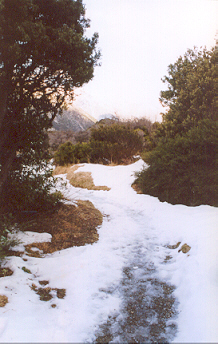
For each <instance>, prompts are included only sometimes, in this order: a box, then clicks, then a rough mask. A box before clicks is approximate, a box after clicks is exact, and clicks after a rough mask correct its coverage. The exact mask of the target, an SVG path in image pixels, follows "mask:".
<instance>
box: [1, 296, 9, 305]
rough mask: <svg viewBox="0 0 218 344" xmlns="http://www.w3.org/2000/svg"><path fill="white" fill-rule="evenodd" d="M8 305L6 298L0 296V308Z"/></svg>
mask: <svg viewBox="0 0 218 344" xmlns="http://www.w3.org/2000/svg"><path fill="white" fill-rule="evenodd" d="M7 303H8V298H7V296H5V295H0V307H4V306H5V305H6V304H7Z"/></svg>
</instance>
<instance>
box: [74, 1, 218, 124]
mask: <svg viewBox="0 0 218 344" xmlns="http://www.w3.org/2000/svg"><path fill="white" fill-rule="evenodd" d="M83 3H84V4H85V6H86V17H87V18H90V20H91V28H90V29H88V30H87V33H86V34H87V36H90V35H91V34H93V33H94V32H98V33H99V44H98V48H99V49H100V50H101V53H102V58H101V61H100V62H101V64H102V65H101V67H96V69H95V76H94V78H93V80H92V81H90V82H89V83H88V84H87V85H85V86H84V87H82V88H80V89H78V90H77V91H76V94H77V95H78V94H79V96H77V97H76V100H75V103H74V104H75V106H79V107H81V108H82V109H83V110H84V111H86V112H88V113H89V114H90V115H91V116H93V117H95V118H96V119H99V117H100V116H101V115H103V114H106V113H111V114H115V113H116V114H117V115H119V116H121V117H142V116H146V117H148V118H150V119H151V120H152V121H154V120H161V116H160V115H159V114H160V112H163V111H164V108H163V107H162V106H161V104H160V103H159V96H160V91H161V90H163V89H164V84H163V83H162V81H161V78H163V77H164V75H166V74H167V68H168V65H169V64H171V63H172V64H173V63H175V62H176V60H177V58H178V57H179V56H181V55H182V56H183V55H184V54H185V52H186V51H187V49H193V47H194V46H197V47H198V48H200V47H201V46H203V47H204V46H206V47H207V49H211V48H212V46H215V36H216V31H217V29H218V27H217V22H218V20H217V19H218V17H217V13H218V2H217V1H213V0H188V1H187V0H176V1H175V0H84V1H83Z"/></svg>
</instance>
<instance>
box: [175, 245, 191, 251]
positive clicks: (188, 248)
mask: <svg viewBox="0 0 218 344" xmlns="http://www.w3.org/2000/svg"><path fill="white" fill-rule="evenodd" d="M190 250H191V246H189V245H188V244H184V245H182V247H181V248H180V250H179V251H178V252H181V251H182V252H183V253H187V252H189V251H190Z"/></svg>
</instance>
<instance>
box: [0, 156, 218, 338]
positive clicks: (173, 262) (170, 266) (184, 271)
mask: <svg viewBox="0 0 218 344" xmlns="http://www.w3.org/2000/svg"><path fill="white" fill-rule="evenodd" d="M141 166H142V161H138V162H137V163H135V164H133V165H129V166H116V167H109V166H102V165H92V164H85V165H84V166H83V167H80V168H79V170H78V171H90V172H92V176H93V178H94V182H95V184H96V185H106V186H108V187H111V190H110V191H89V190H86V189H79V188H74V187H72V186H71V185H69V183H68V185H67V187H66V189H65V190H64V193H65V196H66V197H68V199H70V200H71V201H72V202H74V201H76V200H77V199H84V200H90V201H91V202H92V203H93V204H94V205H95V207H96V208H98V209H99V210H100V211H101V212H102V213H103V214H104V221H103V224H102V226H101V227H100V228H99V241H98V242H97V243H95V244H93V245H86V246H84V247H73V248H70V249H67V250H63V251H60V252H56V253H54V254H52V255H48V256H47V257H45V258H43V259H37V258H30V257H28V261H26V262H25V263H24V262H23V261H22V258H18V257H13V258H11V259H10V261H9V262H8V266H9V267H11V268H12V269H13V270H14V271H15V273H14V275H12V276H10V277H7V278H4V281H2V282H1V290H0V294H5V295H6V290H7V296H8V298H9V303H8V304H7V306H6V307H4V310H3V311H2V314H1V317H0V341H1V342H68V343H73V342H74V343H78V342H100V343H101V342H120V343H123V342H141V343H142V342H152V341H153V342H157V341H159V342H161V341H164V342H166V341H169V342H172V341H175V342H198V343H199V342H217V338H218V330H217V326H216V319H217V302H216V301H217V292H218V277H217V268H216V264H217V244H218V242H217V240H218V236H217V231H216V216H217V209H215V208H213V207H209V206H200V207H195V208H191V207H186V206H181V205H177V206H172V205H170V204H167V203H160V202H159V201H158V200H157V199H156V198H153V197H150V196H147V195H138V194H136V192H135V191H134V190H133V189H132V188H131V183H132V182H133V180H134V171H139V170H140V169H141ZM179 241H180V242H181V244H180V247H181V246H182V245H183V244H185V243H187V244H188V245H190V246H191V250H190V251H189V252H188V253H187V254H183V253H182V252H180V253H179V252H178V249H179V248H177V249H170V248H168V245H175V244H176V243H177V242H179ZM24 264H25V266H26V267H27V268H28V269H30V270H31V273H32V274H31V275H29V276H27V275H28V274H25V273H24V272H23V271H21V267H22V266H23V265H24ZM39 280H49V286H51V287H52V288H65V289H66V297H65V298H64V299H63V300H57V299H53V301H51V302H42V301H39V298H38V296H37V295H35V294H34V292H33V291H32V290H31V289H30V286H31V283H33V282H34V283H35V284H37V283H38V282H37V281H39ZM52 302H53V303H54V302H55V303H56V305H57V307H56V308H52V307H51V303H52Z"/></svg>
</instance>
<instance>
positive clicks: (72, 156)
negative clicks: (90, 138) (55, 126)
mask: <svg viewBox="0 0 218 344" xmlns="http://www.w3.org/2000/svg"><path fill="white" fill-rule="evenodd" d="M90 152H91V148H90V146H89V144H88V143H85V142H82V143H77V144H75V145H73V144H72V143H71V142H69V141H68V142H66V143H63V144H62V145H60V147H59V149H58V150H57V151H56V152H55V154H54V161H55V164H57V165H60V166H64V165H67V164H76V163H80V162H81V163H86V162H89V159H90Z"/></svg>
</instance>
